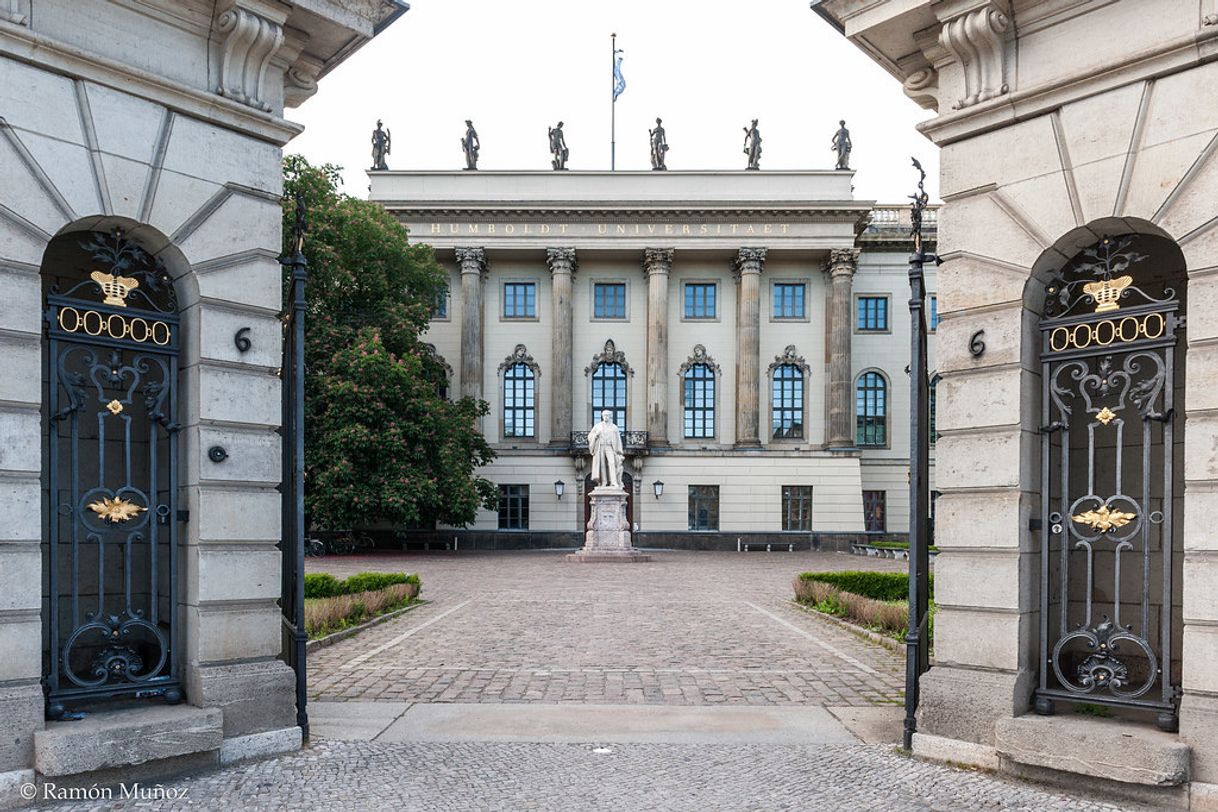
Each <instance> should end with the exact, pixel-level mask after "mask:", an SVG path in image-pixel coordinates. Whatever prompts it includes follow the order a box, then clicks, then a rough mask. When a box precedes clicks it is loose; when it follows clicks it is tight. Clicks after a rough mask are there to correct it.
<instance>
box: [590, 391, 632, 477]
mask: <svg viewBox="0 0 1218 812" xmlns="http://www.w3.org/2000/svg"><path fill="white" fill-rule="evenodd" d="M588 451H589V453H591V454H592V481H593V482H595V483H596V484H597V485H599V486H600V487H602V488H618V489H621V487H622V463H623V461H624V460H625V459H626V455H625V453H623V451H622V433H621V431H619V430H618V427H617V425H616V424H615V423H614V422H613V413H612V412H610V411H609V410H608V409H606V410H605V411H603V412H601V422H599V423H597V424H596V425H595V426H593V427H592V429H591V430H590V431H589V432H588Z"/></svg>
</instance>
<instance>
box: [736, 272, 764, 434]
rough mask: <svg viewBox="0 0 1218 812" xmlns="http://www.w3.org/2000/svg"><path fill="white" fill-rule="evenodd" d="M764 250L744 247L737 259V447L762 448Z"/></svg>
mask: <svg viewBox="0 0 1218 812" xmlns="http://www.w3.org/2000/svg"><path fill="white" fill-rule="evenodd" d="M765 253H766V249H764V248H741V249H740V252H739V253H738V254H737V256H736V279H737V281H738V282H739V304H738V307H737V309H736V445H737V446H744V447H748V448H757V447H760V446H761V434H760V432H759V430H758V429H759V419H760V418H759V415H760V400H759V398H758V395H759V392H760V389H761V268H762V266H763V265H764V264H765Z"/></svg>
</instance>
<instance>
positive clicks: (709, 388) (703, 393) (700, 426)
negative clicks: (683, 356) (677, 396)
mask: <svg viewBox="0 0 1218 812" xmlns="http://www.w3.org/2000/svg"><path fill="white" fill-rule="evenodd" d="M682 378H683V382H682V383H683V386H684V390H685V391H684V403H685V407H684V412H683V423H684V426H685V436H686V437H690V438H707V437H714V436H715V371H714V370H713V369H711V367H710V365H709V364H693V365H692V366H690V368H689V369H687V370H685V374H684V375H683V376H682Z"/></svg>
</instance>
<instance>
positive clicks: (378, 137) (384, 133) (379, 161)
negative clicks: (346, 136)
mask: <svg viewBox="0 0 1218 812" xmlns="http://www.w3.org/2000/svg"><path fill="white" fill-rule="evenodd" d="M381 126H382V125H381V120H380V119H377V121H376V129H375V130H373V131H372V169H373V170H374V171H375V170H381V171H385V170H387V169H389V165H388V164H386V163H385V157H386V156H387V155H388V154H389V147H390V138H389V130H384V129H381Z"/></svg>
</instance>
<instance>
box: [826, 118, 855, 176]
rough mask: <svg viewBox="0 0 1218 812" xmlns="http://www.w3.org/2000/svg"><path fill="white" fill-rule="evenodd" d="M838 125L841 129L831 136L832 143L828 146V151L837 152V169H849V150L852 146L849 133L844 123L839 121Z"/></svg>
mask: <svg viewBox="0 0 1218 812" xmlns="http://www.w3.org/2000/svg"><path fill="white" fill-rule="evenodd" d="M838 123H839V124H841V129H839V130H838V131H837V132H836V133H834V134H833V143H832V144H830V146H829V149H835V150H837V168H838V169H849V168H850V149H851V147H852V146H853V144H851V143H850V131H849V130H847V129H846V122H845V121H839V122H838Z"/></svg>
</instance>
